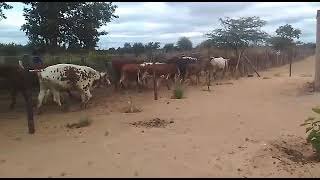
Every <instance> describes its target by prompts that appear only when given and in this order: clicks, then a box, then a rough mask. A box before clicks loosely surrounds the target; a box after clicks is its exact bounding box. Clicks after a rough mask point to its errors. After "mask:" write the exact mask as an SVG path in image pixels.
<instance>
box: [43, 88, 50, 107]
mask: <svg viewBox="0 0 320 180" xmlns="http://www.w3.org/2000/svg"><path fill="white" fill-rule="evenodd" d="M49 95H50V89H48V90H47V91H46V93H45V96H44V98H43V103H44V104H46V103H47V101H48V97H49Z"/></svg>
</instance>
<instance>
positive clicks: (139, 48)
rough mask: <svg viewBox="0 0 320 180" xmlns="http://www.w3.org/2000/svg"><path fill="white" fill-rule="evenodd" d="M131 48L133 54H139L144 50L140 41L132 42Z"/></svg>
mask: <svg viewBox="0 0 320 180" xmlns="http://www.w3.org/2000/svg"><path fill="white" fill-rule="evenodd" d="M132 50H133V53H134V54H135V56H139V55H140V54H142V53H143V52H144V45H143V44H142V43H134V44H133V45H132Z"/></svg>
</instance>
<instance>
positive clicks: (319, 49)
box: [314, 10, 320, 91]
mask: <svg viewBox="0 0 320 180" xmlns="http://www.w3.org/2000/svg"><path fill="white" fill-rule="evenodd" d="M316 42H317V44H316V57H315V76H314V90H315V91H320V10H318V11H317V40H316Z"/></svg>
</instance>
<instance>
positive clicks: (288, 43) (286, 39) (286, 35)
mask: <svg viewBox="0 0 320 180" xmlns="http://www.w3.org/2000/svg"><path fill="white" fill-rule="evenodd" d="M276 34H277V35H276V36H273V37H271V38H270V43H271V45H272V47H273V48H274V49H276V50H282V51H283V50H289V49H290V48H292V47H293V46H295V44H296V43H295V42H294V39H299V37H300V35H301V30H300V29H294V28H293V27H292V26H291V25H290V24H286V25H284V26H280V27H279V28H278V29H277V30H276Z"/></svg>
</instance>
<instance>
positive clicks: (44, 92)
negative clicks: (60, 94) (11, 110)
mask: <svg viewBox="0 0 320 180" xmlns="http://www.w3.org/2000/svg"><path fill="white" fill-rule="evenodd" d="M45 95H46V90H45V89H42V88H40V92H39V95H38V105H37V110H38V114H40V113H41V109H40V108H41V106H42V103H43V99H44V97H45Z"/></svg>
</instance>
